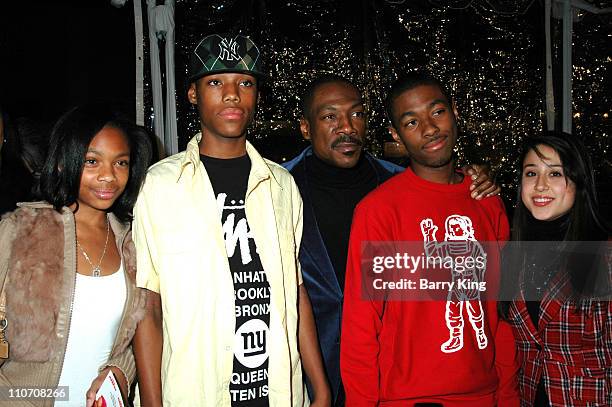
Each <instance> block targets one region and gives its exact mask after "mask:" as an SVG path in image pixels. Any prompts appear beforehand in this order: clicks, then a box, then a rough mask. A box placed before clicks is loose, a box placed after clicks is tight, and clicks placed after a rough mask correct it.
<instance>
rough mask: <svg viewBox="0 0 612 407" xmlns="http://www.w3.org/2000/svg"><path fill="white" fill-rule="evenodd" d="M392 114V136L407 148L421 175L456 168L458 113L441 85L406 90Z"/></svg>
mask: <svg viewBox="0 0 612 407" xmlns="http://www.w3.org/2000/svg"><path fill="white" fill-rule="evenodd" d="M392 115H393V120H392V122H393V123H394V126H391V128H390V130H391V135H392V136H393V138H394V139H395V140H396V141H398V142H401V143H402V144H404V146H405V147H406V150H407V151H408V155H409V157H410V167H411V168H412V169H413V171H414V172H415V173H416V174H417V175H419V176H421V177H424V174H425V173H426V172H428V171H430V170H431V169H439V168H442V167H447V166H452V157H453V148H454V147H455V142H456V141H457V124H456V120H455V117H456V115H457V110H456V109H455V107H454V106H451V103H450V101H449V100H448V99H447V98H446V96H444V93H443V92H442V90H441V89H440V88H439V87H438V86H436V85H419V86H416V87H414V88H412V89H408V90H406V91H404V92H403V93H401V94H400V95H399V96H397V97H396V98H395V100H394V101H393V108H392ZM395 126H397V128H396V127H395Z"/></svg>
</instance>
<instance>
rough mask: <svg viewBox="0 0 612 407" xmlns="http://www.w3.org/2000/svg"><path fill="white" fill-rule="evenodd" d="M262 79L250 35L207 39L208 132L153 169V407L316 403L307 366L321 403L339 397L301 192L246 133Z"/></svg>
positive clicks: (196, 61) (146, 396)
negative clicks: (305, 246)
mask: <svg viewBox="0 0 612 407" xmlns="http://www.w3.org/2000/svg"><path fill="white" fill-rule="evenodd" d="M264 79H265V71H264V67H263V61H262V58H261V54H260V52H259V49H258V48H257V46H256V45H255V43H253V41H252V40H251V39H250V38H248V37H244V36H242V35H220V34H214V35H209V36H207V37H205V38H204V39H202V41H200V43H199V44H198V45H197V46H196V47H195V49H194V51H193V54H192V55H191V62H190V66H189V82H190V85H189V89H188V92H187V93H188V99H189V101H190V102H191V103H192V104H194V105H196V106H197V108H198V113H199V118H200V128H201V132H200V133H198V134H197V135H195V137H193V138H192V139H191V141H190V142H189V144H188V145H187V149H186V151H183V152H181V153H179V154H176V155H174V156H172V157H168V158H166V159H165V160H163V161H161V162H159V163H157V164H155V165H154V166H152V167H151V168H150V169H149V173H148V176H147V180H146V183H145V185H144V187H143V190H142V192H141V194H140V197H139V198H138V202H137V204H136V207H135V209H134V217H135V219H134V241H135V243H136V250H137V258H138V274H137V282H138V285H139V286H141V287H143V288H146V289H147V290H149V300H150V301H149V304H150V305H149V308H148V309H149V311H148V314H147V316H146V317H145V319H144V321H143V322H142V323H141V324H140V326H139V331H138V332H137V334H136V339H135V351H136V358H137V363H138V367H139V374H140V386H141V397H142V403H143V405H147V406H148V405H156V404H157V405H159V404H161V403H163V405H165V406H166V405H168V406H268V405H270V406H304V405H308V404H309V402H308V397H307V396H306V393H305V391H304V385H303V380H302V367H301V366H302V365H303V366H304V370H305V371H306V373H307V374H308V376H309V378H310V380H311V381H312V382H313V384H315V386H316V387H315V388H316V393H315V395H316V400H315V402H313V405H315V404H316V405H321V406H323V405H328V404H329V398H330V393H329V387H328V385H327V384H326V381H325V376H324V373H323V367H322V362H321V356H320V352H319V349H318V344H317V339H316V331H315V325H314V321H313V317H312V309H311V306H310V301H309V300H308V296H307V294H306V291H305V289H304V286H303V285H302V277H301V271H300V269H299V263H298V260H297V256H298V252H299V247H300V240H301V235H302V200H301V198H300V193H299V191H298V189H297V187H296V185H295V183H294V181H293V178H292V177H291V176H290V175H289V173H288V172H287V171H286V170H285V169H283V168H282V167H281V166H279V165H277V164H275V163H273V162H271V161H268V160H266V159H264V158H262V157H261V156H260V155H259V153H258V152H257V151H256V150H255V148H253V146H252V145H251V144H250V143H249V142H248V141H247V140H246V134H247V127H248V126H249V125H250V124H251V122H252V121H253V117H254V115H255V110H256V106H257V98H258V89H259V86H260V83H261V81H262V80H264ZM162 197H163V198H162ZM162 309H163V318H162V317H161V315H162ZM298 335H299V340H298ZM162 338H163V341H162ZM162 343H163V345H162ZM298 343H299V345H298ZM300 354H301V357H300ZM160 355H161V356H160ZM160 370H161V386H160V384H159V377H160V375H159V372H160ZM162 389H163V390H162Z"/></svg>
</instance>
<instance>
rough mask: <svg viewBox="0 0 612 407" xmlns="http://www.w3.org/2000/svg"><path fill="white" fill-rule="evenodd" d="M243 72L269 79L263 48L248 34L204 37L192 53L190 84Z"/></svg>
mask: <svg viewBox="0 0 612 407" xmlns="http://www.w3.org/2000/svg"><path fill="white" fill-rule="evenodd" d="M222 72H241V73H247V74H250V75H253V76H255V77H257V78H258V79H260V80H261V79H265V78H266V76H267V75H266V73H265V72H264V66H263V61H262V58H261V54H260V53H259V48H257V45H255V43H254V42H253V40H251V39H250V38H249V37H245V36H244V35H240V34H237V35H230V34H212V35H209V36H207V37H204V38H203V39H202V40H201V41H200V42H199V43H198V45H196V47H195V48H194V50H193V52H192V53H191V57H190V61H189V83H192V82H195V81H197V80H198V79H200V78H201V77H203V76H205V75H210V74H213V73H222Z"/></svg>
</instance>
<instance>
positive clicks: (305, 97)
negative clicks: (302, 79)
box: [301, 74, 361, 120]
mask: <svg viewBox="0 0 612 407" xmlns="http://www.w3.org/2000/svg"><path fill="white" fill-rule="evenodd" d="M328 83H344V84H346V85H348V86H350V87H352V88H355V89H356V90H357V92H359V88H357V86H356V85H355V84H354V83H353V82H351V81H350V80H348V79H346V78H345V77H342V76H340V75H336V74H324V75H321V76H319V77H317V78H315V79H314V80H313V81H312V82H310V83H309V84H308V86H306V89H305V90H304V92H303V93H302V98H301V102H302V116H303V117H304V118H305V119H307V120H309V119H310V113H311V109H312V99H313V97H314V94H315V92H316V91H317V89H319V88H320V87H321V86H323V85H327V84H328ZM359 94H361V92H359Z"/></svg>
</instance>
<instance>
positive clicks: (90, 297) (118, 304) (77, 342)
mask: <svg viewBox="0 0 612 407" xmlns="http://www.w3.org/2000/svg"><path fill="white" fill-rule="evenodd" d="M126 296H127V290H126V284H125V275H124V271H123V265H120V266H119V270H118V271H117V272H116V273H113V274H111V275H108V276H102V277H90V276H84V275H82V274H78V273H77V276H76V287H75V290H74V302H73V307H72V319H71V321H70V331H69V333H68V346H67V348H66V355H65V357H64V366H63V368H62V374H61V376H60V381H59V385H60V386H68V387H69V389H68V392H69V397H70V400H69V401H56V402H55V406H56V407H60V406H61V407H67V406H70V407H73V406H74V407H76V406H79V407H80V406H84V405H85V393H86V392H87V390H89V386H91V382H92V381H93V380H94V379H95V378H96V377H97V376H98V368H99V367H100V366H102V365H103V364H104V363H105V362H106V361H107V360H108V357H109V355H110V352H111V350H112V347H113V344H114V343H115V337H116V336H117V330H118V329H119V324H120V323H121V315H122V314H123V309H124V307H125V300H126Z"/></svg>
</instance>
